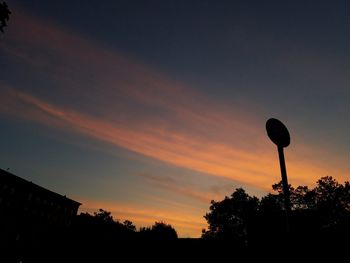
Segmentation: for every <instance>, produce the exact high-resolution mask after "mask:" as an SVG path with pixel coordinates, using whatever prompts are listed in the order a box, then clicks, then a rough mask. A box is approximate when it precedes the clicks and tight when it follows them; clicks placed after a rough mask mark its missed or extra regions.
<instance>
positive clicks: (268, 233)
mask: <svg viewBox="0 0 350 263" xmlns="http://www.w3.org/2000/svg"><path fill="white" fill-rule="evenodd" d="M272 189H273V191H274V193H270V194H268V195H266V196H264V197H262V198H260V199H259V198H257V197H255V196H250V195H249V194H247V193H246V192H245V190H244V189H242V188H238V189H236V190H235V191H234V192H233V193H232V194H231V196H229V197H228V196H226V197H225V198H224V199H223V200H221V201H217V202H216V201H212V202H211V206H210V208H209V212H208V213H207V214H206V215H205V216H204V217H205V219H206V220H207V222H208V229H206V230H203V232H202V238H203V239H207V240H222V241H223V240H225V241H230V242H232V243H234V244H235V245H236V246H237V247H249V246H250V247H255V246H261V245H266V246H268V245H271V244H273V245H276V246H278V245H282V243H284V241H285V242H287V243H288V244H289V245H294V246H298V245H299V246H302V245H303V244H304V245H307V246H310V245H315V246H317V245H321V246H325V245H335V244H349V241H348V236H349V234H350V184H349V182H345V183H344V184H341V183H339V182H338V181H337V180H335V179H334V178H332V177H330V176H326V177H322V178H321V179H319V180H318V181H317V183H316V186H315V187H314V188H312V189H309V188H308V187H307V186H298V187H296V188H294V187H292V186H291V185H289V189H290V199H291V206H292V212H291V215H290V218H289V222H288V225H289V229H288V228H287V222H286V212H285V210H284V195H283V189H282V183H281V182H280V183H277V184H274V185H273V186H272ZM282 240H283V241H282ZM344 240H345V241H344ZM343 241H344V242H345V243H343Z"/></svg>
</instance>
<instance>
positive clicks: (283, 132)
mask: <svg viewBox="0 0 350 263" xmlns="http://www.w3.org/2000/svg"><path fill="white" fill-rule="evenodd" d="M266 131H267V135H268V136H269V138H270V139H271V141H272V142H273V143H274V144H276V145H277V146H278V147H282V148H284V147H287V146H288V145H289V144H290V136H289V132H288V129H287V127H286V126H285V125H284V124H283V123H282V122H281V121H279V120H277V119H274V118H271V119H269V120H268V121H267V122H266Z"/></svg>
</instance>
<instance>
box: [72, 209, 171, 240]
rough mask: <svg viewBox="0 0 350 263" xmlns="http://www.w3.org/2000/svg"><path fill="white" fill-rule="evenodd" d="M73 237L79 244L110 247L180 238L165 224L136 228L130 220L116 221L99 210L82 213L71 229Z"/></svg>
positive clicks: (159, 223)
mask: <svg viewBox="0 0 350 263" xmlns="http://www.w3.org/2000/svg"><path fill="white" fill-rule="evenodd" d="M70 229H71V235H72V236H73V237H75V238H76V239H79V242H83V243H84V242H89V243H93V242H96V241H97V242H98V244H100V245H101V244H103V245H108V244H111V243H113V242H118V241H128V240H129V241H148V240H150V241H170V240H175V239H177V238H178V236H177V232H176V230H175V229H174V228H173V227H172V226H171V225H170V224H167V223H165V222H155V223H154V224H153V225H152V226H149V227H141V228H139V229H138V230H137V228H136V226H135V225H134V224H133V223H132V222H131V221H129V220H125V221H124V222H120V221H119V220H114V219H113V217H112V215H111V213H110V212H108V211H105V210H103V209H99V211H98V212H95V213H94V214H89V213H81V214H80V215H78V216H77V218H76V220H75V222H73V225H72V226H71V227H70Z"/></svg>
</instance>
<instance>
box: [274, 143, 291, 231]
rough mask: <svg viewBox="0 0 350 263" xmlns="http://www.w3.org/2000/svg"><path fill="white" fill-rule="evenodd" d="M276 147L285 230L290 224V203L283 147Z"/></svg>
mask: <svg viewBox="0 0 350 263" xmlns="http://www.w3.org/2000/svg"><path fill="white" fill-rule="evenodd" d="M277 149H278V157H279V160H280V167H281V177H282V187H283V193H284V208H285V209H286V231H287V232H289V231H290V225H289V218H290V214H291V205H290V193H289V186H288V179H287V169H286V163H285V160H284V152H283V147H280V146H277Z"/></svg>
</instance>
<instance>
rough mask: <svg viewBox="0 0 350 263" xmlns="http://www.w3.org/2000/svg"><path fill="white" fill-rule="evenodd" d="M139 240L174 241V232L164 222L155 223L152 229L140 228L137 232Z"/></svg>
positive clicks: (175, 235) (175, 236)
mask: <svg viewBox="0 0 350 263" xmlns="http://www.w3.org/2000/svg"><path fill="white" fill-rule="evenodd" d="M139 234H140V237H141V239H144V240H159V241H161V240H164V241H165V240H167V241H171V240H176V239H177V233H176V230H175V229H174V228H173V227H172V226H171V225H170V224H166V223H164V222H155V223H154V225H153V226H152V227H141V228H140V231H139Z"/></svg>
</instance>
